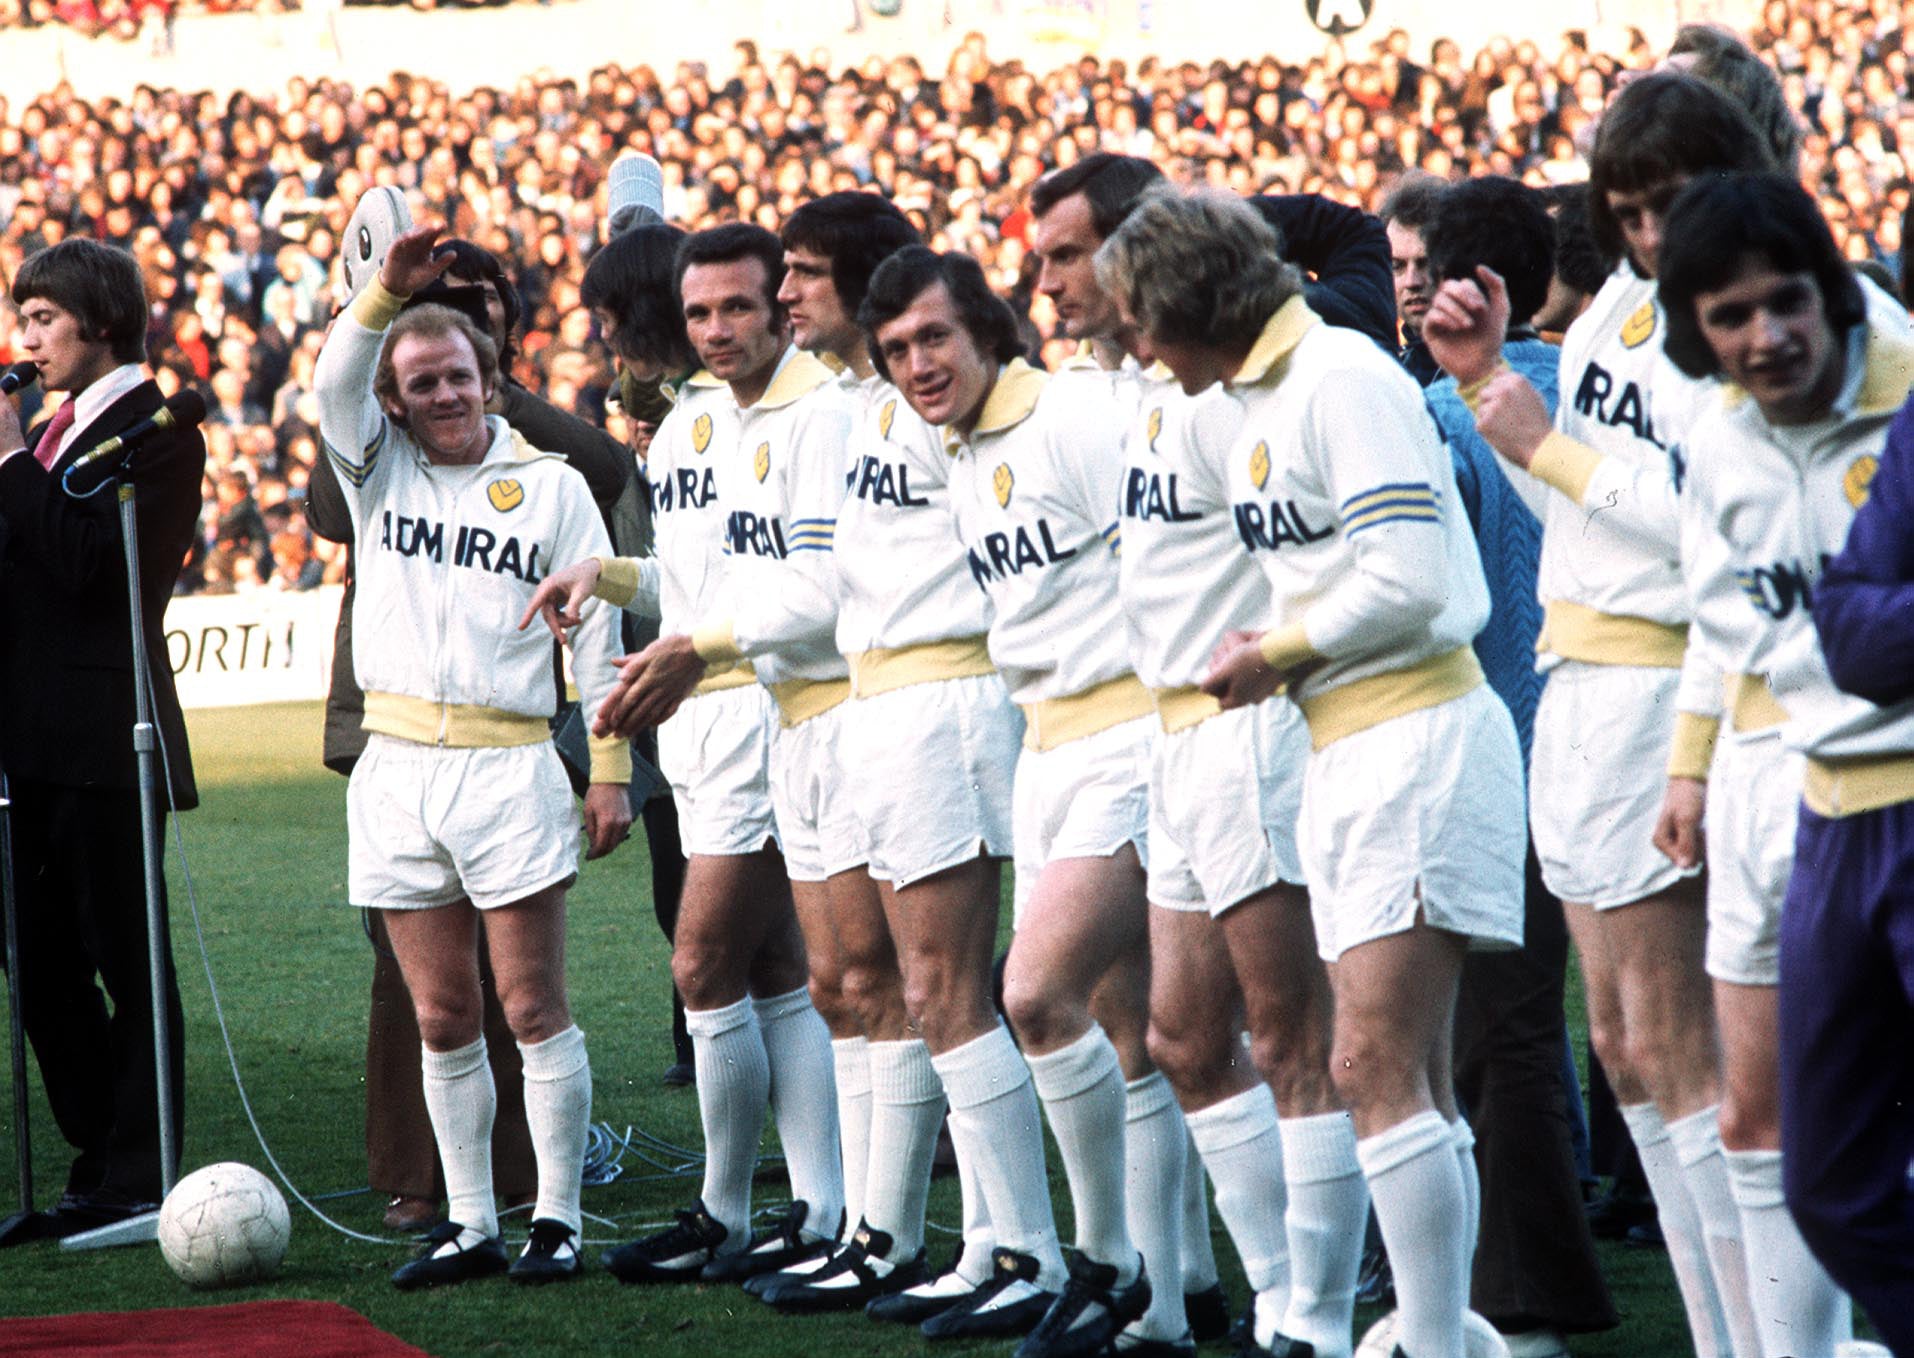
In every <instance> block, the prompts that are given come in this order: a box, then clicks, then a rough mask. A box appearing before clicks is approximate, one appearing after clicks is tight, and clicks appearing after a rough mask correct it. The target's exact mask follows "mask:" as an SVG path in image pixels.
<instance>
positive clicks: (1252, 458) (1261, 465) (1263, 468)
mask: <svg viewBox="0 0 1914 1358" xmlns="http://www.w3.org/2000/svg"><path fill="white" fill-rule="evenodd" d="M1249 479H1250V481H1251V482H1252V483H1254V484H1255V486H1256V489H1258V490H1261V489H1262V488H1263V487H1264V486H1266V485H1268V484H1269V444H1268V442H1267V441H1265V440H1263V439H1257V440H1256V446H1255V447H1254V448H1252V449H1250V450H1249Z"/></svg>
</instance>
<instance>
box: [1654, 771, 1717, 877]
mask: <svg viewBox="0 0 1914 1358" xmlns="http://www.w3.org/2000/svg"><path fill="white" fill-rule="evenodd" d="M1707 800H1708V784H1706V783H1704V782H1703V781H1702V780H1701V779H1699V778H1670V779H1669V780H1668V791H1667V793H1666V794H1665V795H1664V796H1663V798H1662V803H1661V815H1659V816H1657V817H1656V818H1655V836H1654V843H1655V847H1656V848H1657V849H1660V850H1661V851H1662V853H1663V855H1664V856H1666V857H1667V859H1668V861H1669V862H1671V863H1673V864H1674V865H1675V866H1676V867H1678V868H1697V867H1700V866H1701V850H1702V838H1701V815H1702V809H1703V807H1704V806H1705V804H1706V803H1707Z"/></svg>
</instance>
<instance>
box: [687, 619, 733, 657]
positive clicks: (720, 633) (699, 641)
mask: <svg viewBox="0 0 1914 1358" xmlns="http://www.w3.org/2000/svg"><path fill="white" fill-rule="evenodd" d="M691 649H692V650H694V651H696V652H697V653H698V659H700V660H702V661H704V662H705V664H707V665H728V664H730V663H731V662H732V661H734V660H742V659H744V652H743V651H740V650H739V649H738V641H737V638H736V637H735V636H733V635H732V632H731V624H730V623H728V622H714V623H712V624H711V625H710V626H709V627H700V628H698V629H697V630H696V631H694V632H692V634H691Z"/></svg>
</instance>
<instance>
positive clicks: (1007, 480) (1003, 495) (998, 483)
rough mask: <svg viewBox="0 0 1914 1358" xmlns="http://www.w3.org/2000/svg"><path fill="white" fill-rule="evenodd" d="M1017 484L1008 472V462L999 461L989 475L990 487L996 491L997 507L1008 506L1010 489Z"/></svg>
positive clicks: (1004, 507)
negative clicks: (995, 468)
mask: <svg viewBox="0 0 1914 1358" xmlns="http://www.w3.org/2000/svg"><path fill="white" fill-rule="evenodd" d="M1016 484H1017V478H1016V477H1014V476H1012V475H1011V474H1010V464H1009V463H1008V462H999V463H998V464H997V470H996V471H995V472H994V473H992V475H991V477H990V488H991V489H992V490H994V491H996V492H997V507H998V508H1000V509H1008V508H1010V491H1011V489H1012V487H1014V486H1015V485H1016Z"/></svg>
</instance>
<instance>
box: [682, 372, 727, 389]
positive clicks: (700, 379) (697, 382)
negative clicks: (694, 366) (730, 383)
mask: <svg viewBox="0 0 1914 1358" xmlns="http://www.w3.org/2000/svg"><path fill="white" fill-rule="evenodd" d="M685 385H686V386H687V387H721V386H723V385H724V379H723V378H721V377H714V376H713V375H712V373H711V369H709V368H700V369H698V371H696V372H695V373H693V374H691V376H689V377H687V378H686V379H685Z"/></svg>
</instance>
